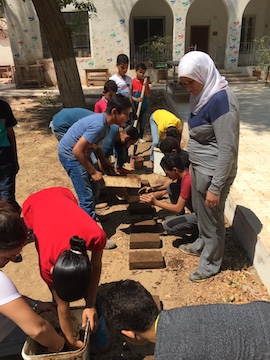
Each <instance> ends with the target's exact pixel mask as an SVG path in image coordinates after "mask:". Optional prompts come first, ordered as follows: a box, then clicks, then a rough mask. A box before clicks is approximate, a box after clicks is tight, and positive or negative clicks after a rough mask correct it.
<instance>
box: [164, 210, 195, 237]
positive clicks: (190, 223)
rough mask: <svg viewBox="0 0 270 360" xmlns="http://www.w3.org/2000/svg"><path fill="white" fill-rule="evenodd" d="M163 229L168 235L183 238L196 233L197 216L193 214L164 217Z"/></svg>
mask: <svg viewBox="0 0 270 360" xmlns="http://www.w3.org/2000/svg"><path fill="white" fill-rule="evenodd" d="M163 228H164V230H165V231H167V233H168V234H170V235H175V236H184V235H185V234H196V233H197V232H198V223H197V216H196V214H195V213H188V214H183V215H180V214H179V215H173V216H168V217H166V219H165V221H164V223H163Z"/></svg>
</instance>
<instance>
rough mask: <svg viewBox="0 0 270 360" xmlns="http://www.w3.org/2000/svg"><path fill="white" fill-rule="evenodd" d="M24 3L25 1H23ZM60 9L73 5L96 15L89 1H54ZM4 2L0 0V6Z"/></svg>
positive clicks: (4, 3)
mask: <svg viewBox="0 0 270 360" xmlns="http://www.w3.org/2000/svg"><path fill="white" fill-rule="evenodd" d="M23 1H24V2H25V1H26V0H23ZM56 2H57V4H58V5H59V7H60V9H63V8H65V7H66V6H67V5H71V4H72V5H73V6H74V7H75V8H76V9H78V10H81V11H89V12H90V13H96V12H97V10H96V8H95V5H94V4H93V3H92V2H91V1H77V0H56ZM5 5H6V0H0V6H5Z"/></svg>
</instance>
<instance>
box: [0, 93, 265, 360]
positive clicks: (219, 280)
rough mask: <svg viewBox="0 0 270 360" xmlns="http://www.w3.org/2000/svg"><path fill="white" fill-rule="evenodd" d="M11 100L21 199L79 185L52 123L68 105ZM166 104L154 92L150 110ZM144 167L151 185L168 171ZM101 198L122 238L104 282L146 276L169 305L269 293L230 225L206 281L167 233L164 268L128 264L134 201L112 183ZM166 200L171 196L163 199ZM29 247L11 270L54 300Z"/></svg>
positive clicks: (117, 346)
mask: <svg viewBox="0 0 270 360" xmlns="http://www.w3.org/2000/svg"><path fill="white" fill-rule="evenodd" d="M7 100H8V101H9V103H10V105H11V106H12V108H13V110H14V114H15V116H16V118H17V120H18V123H19V124H18V126H17V127H16V128H15V132H16V138H17V145H18V155H19V163H20V171H19V173H18V176H17V201H18V202H19V203H20V204H22V202H23V201H24V200H25V199H26V198H27V196H29V195H30V194H31V193H33V192H35V191H38V190H40V189H43V188H46V187H51V186H59V185H60V186H66V187H68V188H69V189H71V191H73V192H74V190H73V187H72V184H71V182H70V180H69V178H68V176H67V174H66V173H65V171H64V170H63V168H62V166H61V164H60V162H59V160H58V156H57V140H56V139H55V138H54V137H53V135H52V134H51V133H50V130H49V128H48V124H49V121H50V120H51V117H52V115H53V114H54V113H56V112H57V111H59V110H60V109H61V106H60V105H59V104H58V105H56V106H55V107H54V106H52V105H46V104H45V105H44V104H41V102H40V100H39V101H37V99H34V98H30V99H7ZM95 101H96V99H94V100H93V99H92V100H90V102H89V107H90V108H91V107H92V105H93V102H95ZM164 106H165V103H164V99H163V98H162V97H161V94H160V93H157V94H156V95H154V94H152V97H151V99H150V106H149V114H150V113H151V112H152V111H153V110H154V109H155V108H157V107H164ZM146 130H147V131H146V139H148V142H146V143H145V144H139V145H138V152H140V153H142V155H143V156H144V158H145V164H146V162H147V160H148V159H149V148H150V145H151V142H150V141H151V137H150V134H149V125H147V129H146ZM127 167H128V165H127ZM134 172H135V173H136V172H137V171H134ZM137 173H138V172H137ZM139 173H140V174H141V177H142V179H145V180H148V181H149V182H150V184H151V185H157V184H159V183H162V182H163V181H164V179H165V178H164V177H162V176H159V175H156V174H150V173H149V172H147V169H146V167H144V168H143V169H142V170H140V171H139ZM102 199H106V201H108V202H109V205H110V207H109V209H108V210H104V211H103V212H102V213H101V215H100V218H101V221H102V223H103V226H104V230H105V231H106V232H107V235H108V237H111V238H112V240H114V241H115V242H116V243H117V249H115V250H110V251H104V257H103V269H102V276H101V284H106V283H109V282H112V281H117V280H120V279H127V278H130V279H134V280H137V281H140V282H141V283H142V284H143V285H144V286H145V287H146V288H147V289H148V290H149V291H150V292H151V293H152V294H155V295H159V297H160V300H161V302H162V305H163V308H164V309H169V308H173V307H177V306H186V305H197V304H206V303H220V302H221V303H243V302H248V301H252V300H270V297H269V295H268V293H267V290H266V288H265V287H264V286H263V285H262V283H261V282H260V280H259V278H258V276H257V274H256V271H255V269H254V268H253V266H251V264H250V263H249V260H248V259H247V256H246V254H245V252H244V251H243V250H242V249H241V247H240V246H239V244H238V242H237V241H236V239H235V238H234V236H233V234H232V231H231V229H230V227H229V226H228V227H227V242H226V250H225V256H224V261H223V264H222V269H221V272H220V273H219V274H218V275H216V276H215V277H213V278H210V279H208V280H207V281H206V282H204V283H201V284H194V283H192V282H190V281H189V280H188V274H189V273H190V271H192V270H193V269H194V268H195V267H196V264H197V261H198V259H197V258H195V257H188V256H186V255H184V254H183V253H181V252H180V251H179V250H178V248H177V247H178V246H179V244H180V243H181V241H183V240H182V239H181V238H180V239H179V238H176V237H174V236H163V235H162V236H161V239H162V254H163V256H164V260H165V265H166V266H165V267H164V268H163V269H159V270H158V269H157V270H132V271H131V270H129V251H130V250H129V227H130V224H131V221H132V217H131V216H130V215H129V213H128V211H127V208H128V204H127V203H125V202H121V201H119V200H118V199H117V198H116V197H115V196H114V195H113V194H112V193H111V192H108V191H106V190H105V191H103V192H102V194H101V200H102ZM164 201H168V200H167V199H164ZM166 215H168V214H166V213H165V212H164V211H158V209H157V220H158V222H162V219H163V218H164V216H166ZM105 220H106V221H105ZM22 255H23V262H22V263H20V264H14V263H9V264H8V265H7V266H6V267H5V268H4V272H5V273H7V274H8V275H9V276H10V278H11V279H12V280H13V281H14V283H15V284H16V286H17V287H18V289H19V291H20V292H21V293H22V294H25V295H27V296H30V297H32V298H34V299H39V300H43V301H50V299H51V296H50V292H49V291H48V288H47V286H46V284H45V283H44V282H43V280H42V279H41V277H40V275H39V270H38V258H37V253H36V249H35V246H34V244H33V243H29V244H27V245H26V246H25V248H24V250H23V253H22ZM77 304H82V303H81V302H77V303H75V304H74V305H77ZM152 354H153V346H150V345H149V346H144V347H134V346H131V345H127V344H125V343H123V342H122V340H121V339H120V338H119V337H116V338H114V341H113V346H112V351H110V352H109V353H107V354H104V355H102V354H100V353H98V352H97V350H96V349H95V347H94V346H92V347H91V359H114V360H116V359H138V360H139V359H140V360H141V359H151V358H152V356H151V355H152ZM14 359H15V358H14Z"/></svg>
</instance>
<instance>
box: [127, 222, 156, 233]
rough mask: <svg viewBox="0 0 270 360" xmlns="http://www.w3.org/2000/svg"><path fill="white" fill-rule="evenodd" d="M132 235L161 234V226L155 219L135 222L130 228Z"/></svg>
mask: <svg viewBox="0 0 270 360" xmlns="http://www.w3.org/2000/svg"><path fill="white" fill-rule="evenodd" d="M130 232H131V233H159V232H160V226H159V224H158V223H157V222H156V220H155V219H150V220H143V221H138V222H133V223H132V224H131V226H130Z"/></svg>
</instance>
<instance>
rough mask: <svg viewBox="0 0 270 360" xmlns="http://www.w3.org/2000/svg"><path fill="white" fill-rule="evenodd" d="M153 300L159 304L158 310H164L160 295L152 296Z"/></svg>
mask: <svg viewBox="0 0 270 360" xmlns="http://www.w3.org/2000/svg"><path fill="white" fill-rule="evenodd" d="M152 298H153V300H154V302H155V303H156V304H157V307H158V310H159V311H161V310H163V305H162V302H161V301H160V298H159V296H158V295H152Z"/></svg>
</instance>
